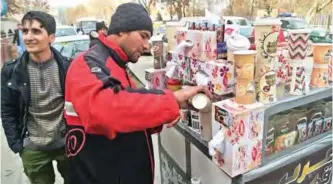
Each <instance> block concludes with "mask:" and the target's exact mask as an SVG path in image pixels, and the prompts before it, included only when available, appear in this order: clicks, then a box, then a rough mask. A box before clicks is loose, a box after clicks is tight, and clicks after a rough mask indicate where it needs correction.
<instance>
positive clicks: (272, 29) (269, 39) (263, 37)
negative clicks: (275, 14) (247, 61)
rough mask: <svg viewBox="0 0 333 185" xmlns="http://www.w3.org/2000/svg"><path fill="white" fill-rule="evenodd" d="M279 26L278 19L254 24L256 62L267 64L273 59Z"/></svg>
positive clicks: (259, 21)
mask: <svg viewBox="0 0 333 185" xmlns="http://www.w3.org/2000/svg"><path fill="white" fill-rule="evenodd" d="M280 26H281V21H280V20H278V19H260V20H258V21H256V22H255V23H254V29H255V39H256V40H255V44H256V51H257V52H258V53H257V58H256V59H257V61H258V62H266V63H268V62H272V61H273V60H274V59H275V56H276V49H277V40H278V36H279V30H280Z"/></svg>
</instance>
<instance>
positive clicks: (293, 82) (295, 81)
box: [286, 62, 306, 95]
mask: <svg viewBox="0 0 333 185" xmlns="http://www.w3.org/2000/svg"><path fill="white" fill-rule="evenodd" d="M288 70H289V76H290V77H289V79H290V83H288V85H287V86H286V89H287V91H288V92H289V94H291V95H303V94H305V85H306V82H305V80H306V79H305V78H306V77H305V67H304V64H303V62H291V63H290V66H289V69H288Z"/></svg>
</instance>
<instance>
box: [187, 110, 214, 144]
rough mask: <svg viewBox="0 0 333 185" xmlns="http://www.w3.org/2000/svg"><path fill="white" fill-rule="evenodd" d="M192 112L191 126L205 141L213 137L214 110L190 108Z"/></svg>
mask: <svg viewBox="0 0 333 185" xmlns="http://www.w3.org/2000/svg"><path fill="white" fill-rule="evenodd" d="M190 114H191V124H190V125H189V126H190V127H191V128H192V130H194V131H195V132H196V133H198V134H199V135H200V138H201V139H202V140H203V141H210V140H211V139H212V127H211V125H212V112H211V111H210V112H206V113H204V112H199V111H196V110H190Z"/></svg>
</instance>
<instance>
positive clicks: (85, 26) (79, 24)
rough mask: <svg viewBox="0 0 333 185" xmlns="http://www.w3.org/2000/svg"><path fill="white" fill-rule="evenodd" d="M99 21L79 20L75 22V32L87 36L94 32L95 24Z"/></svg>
mask: <svg viewBox="0 0 333 185" xmlns="http://www.w3.org/2000/svg"><path fill="white" fill-rule="evenodd" d="M97 22H101V20H98V19H94V18H88V17H86V18H80V19H78V20H76V24H75V25H76V29H77V30H76V31H77V32H78V33H80V34H82V35H88V34H89V33H90V32H91V31H96V23H97Z"/></svg>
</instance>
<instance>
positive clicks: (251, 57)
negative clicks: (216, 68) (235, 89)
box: [233, 50, 257, 80]
mask: <svg viewBox="0 0 333 185" xmlns="http://www.w3.org/2000/svg"><path fill="white" fill-rule="evenodd" d="M256 53H257V52H256V51H253V50H243V51H235V52H234V53H233V54H234V59H235V68H236V78H237V79H243V80H253V78H254V61H255V56H256Z"/></svg>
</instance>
